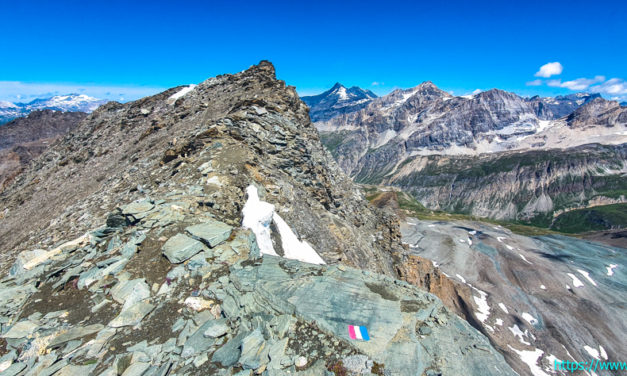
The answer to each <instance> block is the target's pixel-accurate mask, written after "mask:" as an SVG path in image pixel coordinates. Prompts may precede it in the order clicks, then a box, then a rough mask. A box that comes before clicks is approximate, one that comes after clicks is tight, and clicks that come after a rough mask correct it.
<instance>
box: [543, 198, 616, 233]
mask: <svg viewBox="0 0 627 376" xmlns="http://www.w3.org/2000/svg"><path fill="white" fill-rule="evenodd" d="M551 227H552V228H553V229H555V230H558V231H561V232H566V233H581V232H586V231H600V230H609V229H615V228H627V204H613V205H604V206H596V207H593V208H587V209H579V210H573V211H569V212H566V213H563V214H561V215H559V216H558V217H557V218H556V219H555V221H554V222H553V225H552V226H551Z"/></svg>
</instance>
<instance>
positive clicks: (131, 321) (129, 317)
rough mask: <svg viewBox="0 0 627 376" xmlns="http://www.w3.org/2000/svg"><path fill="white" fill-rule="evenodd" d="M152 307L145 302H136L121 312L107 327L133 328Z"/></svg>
mask: <svg viewBox="0 0 627 376" xmlns="http://www.w3.org/2000/svg"><path fill="white" fill-rule="evenodd" d="M154 308H155V306H154V305H152V304H150V303H146V302H138V303H135V304H134V305H133V306H131V307H129V308H128V309H125V310H122V312H120V314H119V315H118V316H117V317H116V318H114V319H113V320H111V322H110V323H109V326H110V327H112V328H120V327H122V326H135V325H137V324H139V323H140V322H141V321H142V320H143V319H144V317H146V315H148V314H149V313H150V312H151V311H152V310H153V309H154Z"/></svg>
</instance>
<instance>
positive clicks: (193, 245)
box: [162, 234, 205, 264]
mask: <svg viewBox="0 0 627 376" xmlns="http://www.w3.org/2000/svg"><path fill="white" fill-rule="evenodd" d="M204 248H205V247H204V245H203V244H202V243H201V242H199V241H198V240H196V239H192V238H190V237H189V236H187V235H184V234H176V235H174V236H173V237H171V238H170V239H168V241H166V242H165V244H164V245H163V248H162V251H163V254H164V255H165V257H167V258H168V260H169V261H170V262H171V263H173V264H180V263H182V262H183V261H185V260H188V259H189V258H191V257H192V256H194V255H195V254H197V253H199V252H201V251H202V250H204Z"/></svg>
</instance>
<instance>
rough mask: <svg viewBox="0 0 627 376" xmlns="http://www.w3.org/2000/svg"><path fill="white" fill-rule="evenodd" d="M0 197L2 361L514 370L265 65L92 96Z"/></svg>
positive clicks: (97, 367)
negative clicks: (157, 89) (100, 102)
mask: <svg viewBox="0 0 627 376" xmlns="http://www.w3.org/2000/svg"><path fill="white" fill-rule="evenodd" d="M0 203H1V207H0V208H1V209H2V213H1V217H0V249H1V250H2V252H3V254H4V257H3V258H2V261H1V269H2V273H3V277H2V279H1V280H0V325H1V335H0V372H2V374H3V375H17V374H28V375H73V374H78V373H80V374H84V375H87V374H94V375H125V376H129V375H168V374H172V375H173V374H176V375H207V374H216V375H235V374H237V375H252V374H253V373H255V374H262V375H284V374H301V375H324V374H328V375H332V374H336V375H344V374H379V375H382V374H385V375H410V374H412V375H423V374H424V375H439V374H444V375H459V374H472V375H490V374H494V375H497V374H498V375H503V374H505V375H514V374H515V373H514V371H513V370H512V369H511V368H510V366H509V365H508V364H507V363H506V362H505V360H504V358H503V356H502V355H501V354H499V353H498V352H497V351H496V350H495V349H494V348H493V347H492V346H491V344H490V342H489V341H488V340H487V338H486V337H485V336H483V335H482V334H480V333H479V332H478V331H477V330H475V329H474V328H473V327H471V326H470V325H469V324H468V323H467V322H465V321H464V320H462V319H461V318H460V317H458V316H457V315H456V314H455V313H454V312H457V313H459V314H461V315H463V314H464V310H463V309H461V308H460V307H462V306H463V307H466V310H467V309H468V307H467V306H466V305H465V303H464V300H463V299H462V298H463V297H464V294H465V292H464V291H466V290H465V289H464V287H463V286H460V285H459V284H456V283H454V282H452V281H450V280H448V279H447V278H446V277H445V276H444V275H441V274H440V273H439V272H438V271H437V270H434V269H433V268H432V267H430V266H429V267H426V266H425V264H429V265H430V262H426V263H425V262H423V263H422V264H420V263H421V259H419V258H416V257H412V258H409V257H408V255H407V248H406V247H405V246H403V245H402V244H401V241H400V231H399V224H398V221H397V220H396V219H395V217H393V216H391V215H389V214H385V213H383V212H381V211H379V210H378V209H376V208H374V207H372V206H370V205H369V204H367V202H366V201H365V200H364V199H363V197H362V194H361V193H360V191H359V189H358V188H357V187H356V186H355V185H354V184H353V183H352V182H351V180H350V179H348V178H347V177H346V176H345V175H344V174H343V173H342V172H341V171H340V170H339V168H338V167H337V166H336V164H335V162H333V160H332V158H331V156H330V155H329V154H328V153H327V152H326V151H325V149H324V148H323V146H322V144H321V143H320V141H319V138H318V133H317V131H316V129H315V128H314V126H313V125H312V124H311V122H310V120H309V117H308V108H307V106H306V105H305V104H304V103H303V102H302V101H301V100H300V99H299V98H298V95H297V94H296V91H295V90H294V88H292V87H286V86H285V83H284V82H282V81H279V80H277V79H276V78H275V72H274V67H273V66H272V65H271V64H270V63H268V62H261V63H260V64H259V65H257V66H253V67H251V68H250V69H248V70H246V71H244V72H241V73H238V74H235V75H223V76H218V77H215V78H211V79H209V80H207V81H205V82H203V83H201V84H199V85H197V86H193V85H191V86H186V87H177V88H173V89H170V90H168V91H165V92H163V93H161V94H158V95H155V96H152V97H148V98H144V99H141V100H138V101H135V102H132V103H127V104H119V103H108V104H106V105H104V106H102V107H100V108H99V109H98V110H96V111H95V112H94V113H92V114H90V115H89V116H88V117H87V118H86V119H84V120H83V121H82V122H81V123H80V124H79V125H78V127H76V128H75V129H73V130H72V131H70V132H69V133H68V134H66V135H65V136H64V137H63V138H62V139H60V140H58V141H57V142H55V143H54V144H53V145H52V146H51V147H50V148H48V149H47V150H46V151H45V152H44V153H43V154H42V155H41V156H39V157H38V158H37V159H35V160H34V161H33V162H32V163H31V164H30V166H29V167H28V168H27V169H26V170H25V171H24V172H23V173H21V174H19V175H18V176H17V177H16V178H15V180H14V181H13V182H12V183H11V184H10V185H8V186H7V187H6V189H5V190H4V191H3V192H1V193H0ZM273 254H274V255H275V256H273ZM303 261H309V263H307V262H303ZM311 262H315V263H313V264H312V263H311ZM416 265H419V266H420V267H418V266H416ZM414 266H416V267H414ZM401 276H404V277H405V279H406V280H408V281H411V282H413V283H415V284H416V285H420V286H422V287H425V288H427V289H429V290H431V291H433V292H435V293H438V294H439V295H440V296H441V297H442V299H443V300H440V299H439V298H438V297H436V296H434V295H432V294H430V293H428V292H426V291H424V290H422V289H420V288H418V287H416V286H415V285H411V284H409V283H408V282H403V281H400V280H398V279H397V278H399V277H401ZM349 326H350V328H352V326H357V327H364V328H365V329H364V330H367V331H368V333H369V336H370V340H369V341H365V340H355V339H351V332H350V331H349Z"/></svg>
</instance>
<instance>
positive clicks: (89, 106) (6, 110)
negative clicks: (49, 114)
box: [0, 94, 107, 124]
mask: <svg viewBox="0 0 627 376" xmlns="http://www.w3.org/2000/svg"><path fill="white" fill-rule="evenodd" d="M106 102H107V100H104V99H98V98H93V97H90V96H88V95H85V94H68V95H56V96H54V97H50V98H37V99H35V100H33V101H30V102H28V103H11V102H7V101H0V124H3V123H6V122H8V121H10V120H12V119H15V118H18V117H23V116H26V115H28V114H29V113H31V112H33V111H37V110H53V111H61V112H92V111H94V110H95V109H96V108H98V107H99V106H100V105H102V104H104V103H106Z"/></svg>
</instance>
